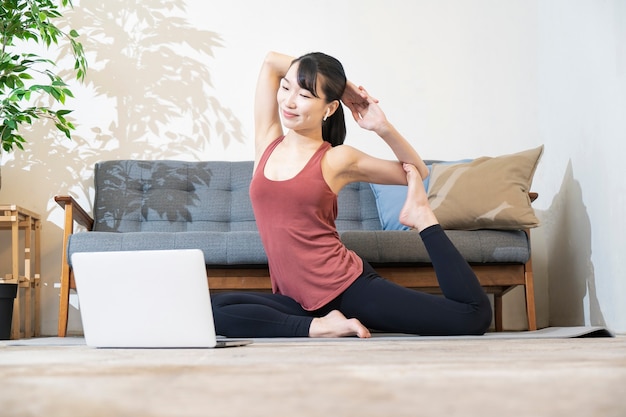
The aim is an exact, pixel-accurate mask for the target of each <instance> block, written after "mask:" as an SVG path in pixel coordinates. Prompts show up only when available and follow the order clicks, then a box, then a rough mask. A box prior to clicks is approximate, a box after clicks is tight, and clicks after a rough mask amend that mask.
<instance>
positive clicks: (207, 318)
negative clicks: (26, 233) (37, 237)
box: [72, 249, 252, 348]
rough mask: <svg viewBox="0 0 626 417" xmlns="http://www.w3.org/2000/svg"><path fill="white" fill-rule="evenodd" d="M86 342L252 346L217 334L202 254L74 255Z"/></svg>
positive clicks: (138, 345) (112, 345) (195, 251)
mask: <svg viewBox="0 0 626 417" xmlns="http://www.w3.org/2000/svg"><path fill="white" fill-rule="evenodd" d="M72 268H73V270H74V279H75V281H76V291H77V293H78V303H79V308H80V315H81V319H82V322H83V332H84V335H85V342H86V344H87V345H88V346H92V347H99V348H214V347H230V346H243V345H247V344H250V343H252V341H251V340H233V339H225V338H218V337H217V336H216V334H215V323H214V321H213V310H212V309H211V297H210V295H209V286H208V283H207V277H206V267H205V264H204V255H203V253H202V251H201V250H199V249H183V250H148V251H114V252H81V253H74V254H72Z"/></svg>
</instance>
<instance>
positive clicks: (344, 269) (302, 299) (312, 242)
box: [250, 137, 363, 311]
mask: <svg viewBox="0 0 626 417" xmlns="http://www.w3.org/2000/svg"><path fill="white" fill-rule="evenodd" d="M283 139H284V137H280V138H278V139H276V140H275V141H274V142H272V143H271V144H270V145H269V146H268V147H267V149H266V150H265V152H264V153H263V155H262V157H261V160H260V161H259V164H258V166H257V168H256V171H255V172H254V175H253V177H252V181H251V183H250V199H251V201H252V208H253V210H254V215H255V218H256V223H257V227H258V228H259V233H260V235H261V241H262V242H263V246H264V248H265V252H266V253H267V257H268V263H269V269H270V277H271V280H272V289H273V291H274V292H275V293H278V294H283V295H286V296H289V297H291V298H293V299H294V300H296V301H297V302H298V303H300V305H302V307H303V308H304V309H306V310H309V311H312V310H316V309H318V308H321V307H323V306H324V305H326V304H327V303H329V302H330V301H332V300H333V299H335V298H336V297H337V296H338V295H339V294H341V293H342V292H343V291H344V290H345V289H346V288H348V287H349V286H350V284H352V282H354V280H355V279H356V278H358V276H359V275H361V273H362V272H363V261H362V260H361V258H359V256H358V255H357V254H356V253H354V252H353V251H351V250H349V249H348V248H346V247H345V246H344V245H343V243H342V242H341V240H340V239H339V234H338V233H337V229H336V227H335V219H336V218H337V195H336V194H335V193H334V192H333V191H332V190H331V189H330V187H329V186H328V184H327V183H326V181H325V180H324V177H323V175H322V165H321V161H322V158H323V157H324V155H325V154H326V151H328V149H329V148H330V146H331V145H330V143H328V142H324V143H323V144H322V145H321V146H320V147H319V149H318V150H317V151H316V152H315V153H314V154H313V156H312V157H311V159H310V160H309V161H308V162H307V164H306V165H305V166H304V168H303V169H302V171H300V172H299V173H298V174H297V175H296V176H295V177H293V178H291V179H288V180H285V181H272V180H270V179H268V178H266V177H265V164H266V163H267V160H268V158H269V156H270V155H271V154H272V152H273V151H274V149H275V148H276V146H278V144H279V143H280V142H282V140H283Z"/></svg>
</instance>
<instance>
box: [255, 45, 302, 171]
mask: <svg viewBox="0 0 626 417" xmlns="http://www.w3.org/2000/svg"><path fill="white" fill-rule="evenodd" d="M291 61H293V57H290V56H288V55H283V54H280V53H277V52H269V53H268V54H267V55H266V56H265V60H264V61H263V65H262V67H261V71H260V73H259V78H258V80H257V85H256V93H255V97H254V141H255V160H256V161H258V160H259V158H260V157H261V155H262V154H263V151H264V150H265V148H266V147H267V145H269V143H270V142H271V141H273V140H274V139H276V138H277V137H279V136H281V135H282V134H283V128H282V124H281V120H280V113H279V109H278V103H277V101H276V93H277V92H278V89H279V88H280V80H281V79H282V78H283V77H284V76H285V74H286V73H287V70H288V69H289V66H290V65H291Z"/></svg>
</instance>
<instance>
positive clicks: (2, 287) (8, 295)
mask: <svg viewBox="0 0 626 417" xmlns="http://www.w3.org/2000/svg"><path fill="white" fill-rule="evenodd" d="M16 296H17V284H0V340H7V339H10V338H11V323H12V321H13V302H14V301H15V297H16Z"/></svg>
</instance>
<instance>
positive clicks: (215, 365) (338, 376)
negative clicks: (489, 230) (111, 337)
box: [0, 336, 626, 417]
mask: <svg viewBox="0 0 626 417" xmlns="http://www.w3.org/2000/svg"><path fill="white" fill-rule="evenodd" d="M51 340H56V341H59V340H61V342H60V343H62V344H64V346H53V345H51V343H49V344H48V345H47V346H46V345H41V344H40V345H37V344H32V343H33V342H30V343H31V345H30V346H10V345H8V344H7V343H3V342H0V380H1V381H2V387H1V389H0V404H2V406H1V410H2V411H1V413H0V414H1V415H6V416H11V417H20V416H37V417H39V416H46V417H57V416H58V417H61V416H78V415H81V416H107V417H109V416H111V417H115V416H131V415H135V416H142V417H152V416H154V417H166V416H172V417H173V416H175V417H185V416H272V417H279V416H304V417H307V416H320V417H327V416H330V415H332V416H359V417H366V416H394V417H397V416H411V417H416V416H447V417H449V416H464V417H465V416H487V417H489V416H497V417H502V416H533V417H536V416H550V417H553V416H568V417H578V416H580V417H588V416H615V417H617V416H624V415H626V401H624V394H625V393H626V391H625V388H624V387H626V336H618V337H616V338H591V339H538V340H528V339H524V340H519V339H516V340H509V339H501V340H500V339H498V340H493V339H482V340H481V339H473V340H464V339H454V340H429V341H426V340H421V341H407V340H398V341H389V340H384V341H376V340H370V341H360V340H356V339H346V340H343V341H327V342H319V341H307V340H303V341H302V342H293V341H292V342H290V343H281V342H278V343H255V344H253V345H250V346H246V347H238V348H228V349H177V350H159V349H147V350H146V349H92V348H88V347H86V346H84V344H82V343H80V342H74V341H75V340H76V339H74V338H65V339H57V338H53V339H51ZM72 343H75V345H72Z"/></svg>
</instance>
